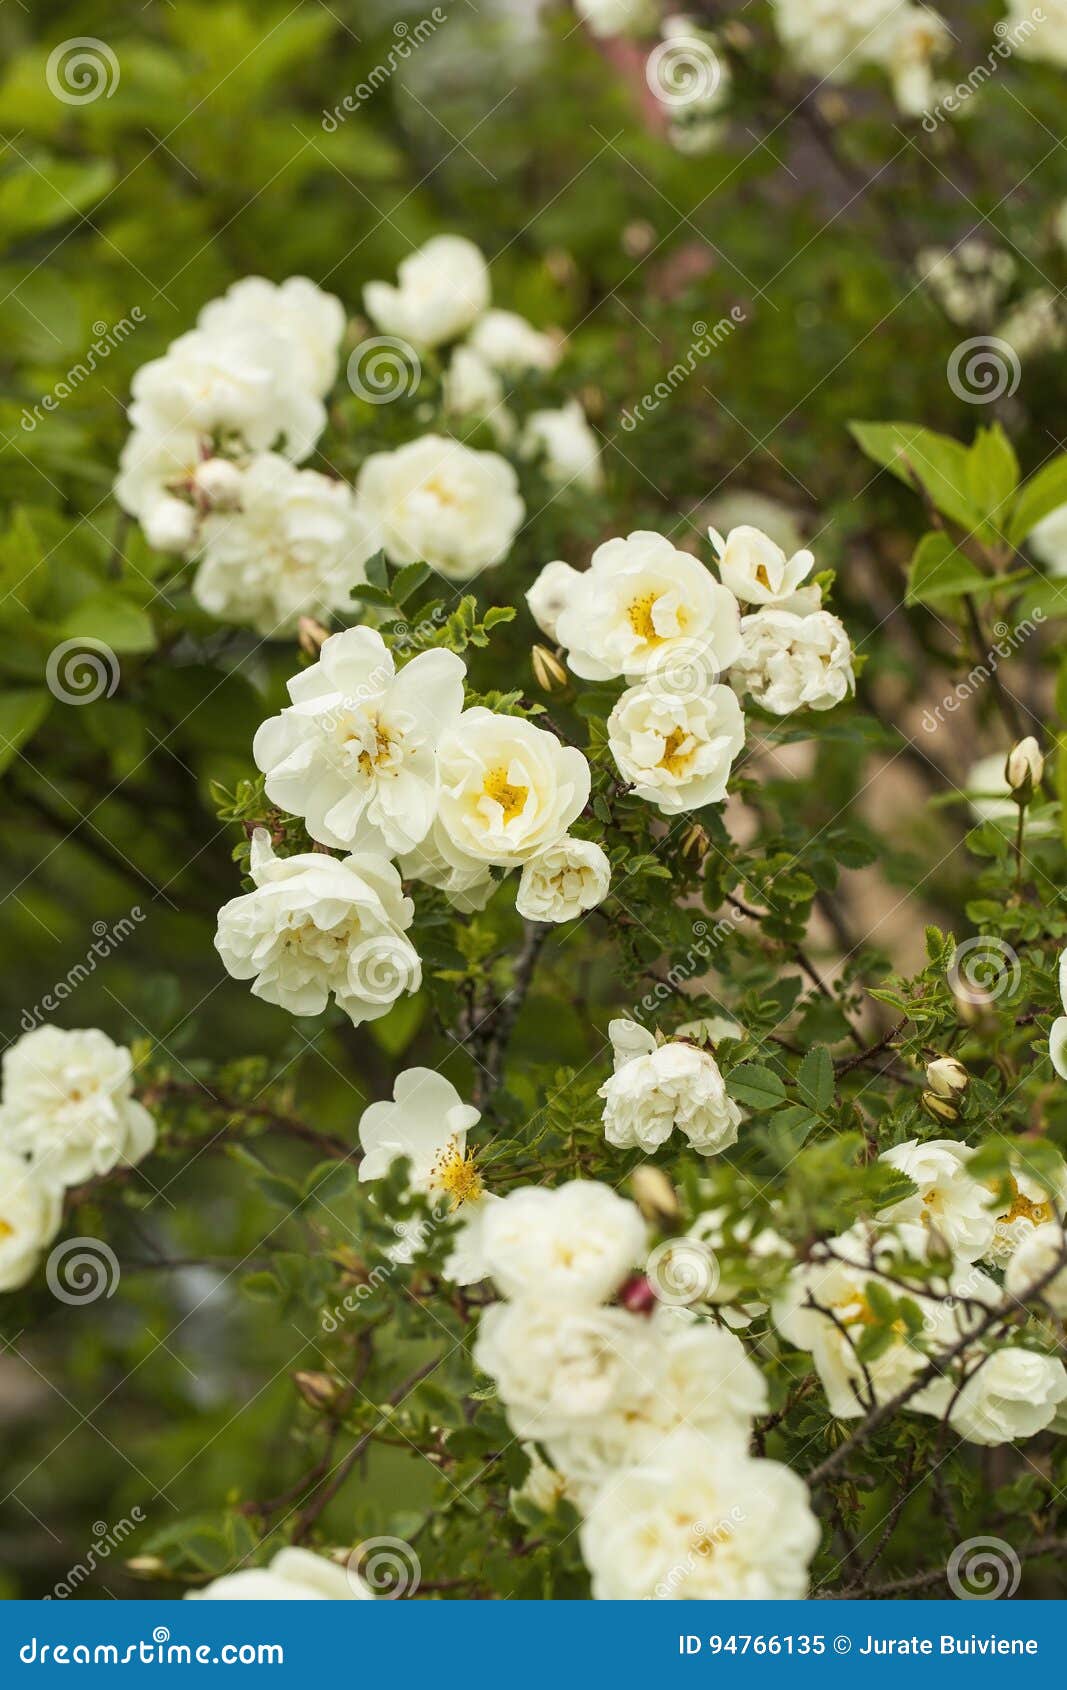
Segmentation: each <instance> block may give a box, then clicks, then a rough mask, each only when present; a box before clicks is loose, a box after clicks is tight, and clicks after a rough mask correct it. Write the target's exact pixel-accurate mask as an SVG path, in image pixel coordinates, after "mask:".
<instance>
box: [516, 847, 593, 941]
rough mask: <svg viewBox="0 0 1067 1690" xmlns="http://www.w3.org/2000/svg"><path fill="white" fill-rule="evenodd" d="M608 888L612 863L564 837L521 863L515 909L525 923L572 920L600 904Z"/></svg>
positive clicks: (591, 849) (590, 848)
mask: <svg viewBox="0 0 1067 1690" xmlns="http://www.w3.org/2000/svg"><path fill="white" fill-rule="evenodd" d="M610 885H611V864H610V863H609V861H608V858H607V853H606V852H605V851H604V850H603V848H602V847H601V846H600V845H597V844H596V843H595V841H593V840H591V839H574V838H572V837H571V835H570V834H564V836H563V838H562V839H559V840H557V841H556V843H555V844H554V845H550V846H548V848H547V850H544V851H540V852H539V853H538V854H537V856H536V857H531V858H530V860H529V862H527V863H524V865H523V870H522V874H521V876H520V878H519V890H518V892H517V893H516V895H515V908H516V909H517V910H518V912H519V914H520V915H521V916H523V917H524V918H525V920H527V921H573V920H574V918H575V916H579V915H581V914H582V913H583V911H585V910H591V909H592V908H593V907H594V905H596V904H600V903H603V901H604V899H605V898H606V897H607V895H608V889H609V887H610Z"/></svg>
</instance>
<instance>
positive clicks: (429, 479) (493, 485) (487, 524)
mask: <svg viewBox="0 0 1067 1690" xmlns="http://www.w3.org/2000/svg"><path fill="white" fill-rule="evenodd" d="M356 491H357V495H358V499H359V504H360V508H361V510H362V511H363V512H364V514H365V515H366V516H367V517H368V518H369V519H370V521H371V523H372V524H373V526H374V528H375V529H377V530H380V532H381V535H382V544H383V545H384V546H385V550H386V552H387V554H388V556H389V558H390V561H391V562H393V563H415V562H424V563H428V564H430V565H432V567H433V568H434V569H436V570H438V571H439V573H440V574H442V575H445V576H447V577H448V578H449V579H450V580H453V581H468V580H470V578H471V576H473V575H477V574H478V572H479V570H482V569H486V568H488V567H489V565H490V564H494V563H499V562H500V561H501V559H502V558H503V557H504V556H505V554H506V553H507V551H508V549H509V547H510V546H511V543H512V541H513V540H514V538H515V535H516V533H517V532H518V529H519V527H520V525H521V523H522V521H523V518H524V516H525V514H526V507H525V506H524V504H523V502H522V499H521V498H520V497H519V492H518V479H517V477H516V475H515V471H514V470H513V469H512V467H511V465H510V464H509V463H507V462H506V461H505V459H503V458H501V457H498V456H497V454H496V453H495V452H475V451H472V450H471V448H470V447H469V446H463V445H461V444H460V443H459V442H458V441H456V440H448V439H446V438H445V437H444V436H443V435H439V434H427V435H424V436H423V437H422V439H421V440H411V441H409V442H408V444H407V445H406V446H400V447H398V448H397V450H396V451H395V452H375V453H373V454H372V456H371V457H369V458H368V459H367V460H366V462H365V463H364V465H363V467H362V469H361V470H360V472H359V479H358V482H357V484H356Z"/></svg>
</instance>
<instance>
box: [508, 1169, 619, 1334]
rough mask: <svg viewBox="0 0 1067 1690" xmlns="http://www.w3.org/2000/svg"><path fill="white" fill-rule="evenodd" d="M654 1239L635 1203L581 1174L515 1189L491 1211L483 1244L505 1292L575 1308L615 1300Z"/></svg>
mask: <svg viewBox="0 0 1067 1690" xmlns="http://www.w3.org/2000/svg"><path fill="white" fill-rule="evenodd" d="M647 1237H648V1232H647V1228H646V1226H645V1223H644V1221H643V1219H642V1218H641V1212H640V1210H639V1209H638V1207H637V1205H636V1203H631V1202H630V1201H629V1200H628V1199H627V1198H625V1197H619V1196H618V1195H617V1194H616V1193H615V1192H614V1191H613V1190H612V1189H611V1187H610V1186H609V1185H604V1184H602V1183H601V1182H600V1181H599V1180H585V1179H575V1180H569V1181H568V1182H567V1183H566V1184H565V1185H561V1186H557V1187H556V1188H555V1190H552V1191H550V1190H547V1189H546V1188H545V1187H543V1186H538V1185H525V1186H520V1187H519V1188H518V1189H517V1190H516V1191H512V1192H510V1193H509V1194H508V1196H507V1197H505V1198H503V1199H502V1201H501V1202H499V1203H497V1204H495V1205H494V1207H493V1209H492V1211H491V1213H490V1214H488V1215H487V1216H486V1219H485V1224H484V1226H483V1228H482V1248H483V1252H484V1256H485V1262H486V1267H487V1270H488V1272H489V1274H490V1275H491V1277H492V1278H493V1280H494V1281H495V1283H496V1287H497V1289H498V1291H499V1292H500V1293H501V1295H502V1296H504V1297H513V1298H521V1297H526V1298H532V1299H535V1300H537V1301H538V1302H539V1303H558V1304H561V1305H564V1306H566V1307H568V1308H572V1309H573V1308H577V1307H584V1306H585V1305H586V1304H590V1303H600V1302H604V1301H606V1300H607V1299H608V1298H609V1297H611V1296H612V1295H613V1294H614V1293H615V1291H617V1289H618V1287H619V1286H620V1284H621V1283H622V1281H623V1280H624V1279H625V1278H626V1275H627V1274H628V1273H629V1272H630V1270H631V1269H632V1268H633V1267H634V1266H635V1265H636V1264H637V1263H639V1262H640V1261H641V1259H642V1257H643V1256H644V1254H645V1251H646V1248H647Z"/></svg>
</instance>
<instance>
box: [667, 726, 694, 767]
mask: <svg viewBox="0 0 1067 1690" xmlns="http://www.w3.org/2000/svg"><path fill="white" fill-rule="evenodd" d="M688 739H689V735H688V734H687V733H686V731H685V729H684V728H672V729H671V731H670V733H669V734H668V735H667V737H666V739H665V740H664V742H663V756H662V757H661V758H660V760H659V766H660V768H661V769H666V771H667V773H668V774H669V775H680V774H682V773H684V771H685V767H686V764H687V763H688V762H689V761H690V759H691V757H692V755H693V753H692V751H691V750H690V751H683V750H682V746H683V745H685V743H686V741H687V740H688Z"/></svg>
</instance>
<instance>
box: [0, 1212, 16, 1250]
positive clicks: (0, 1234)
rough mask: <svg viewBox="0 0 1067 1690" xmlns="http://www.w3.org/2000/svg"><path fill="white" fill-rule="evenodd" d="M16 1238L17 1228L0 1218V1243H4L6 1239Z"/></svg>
mask: <svg viewBox="0 0 1067 1690" xmlns="http://www.w3.org/2000/svg"><path fill="white" fill-rule="evenodd" d="M14 1236H15V1228H14V1227H13V1226H9V1225H8V1223H7V1221H5V1220H4V1218H3V1216H0V1243H2V1242H3V1240H4V1239H5V1238H13V1237H14Z"/></svg>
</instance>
